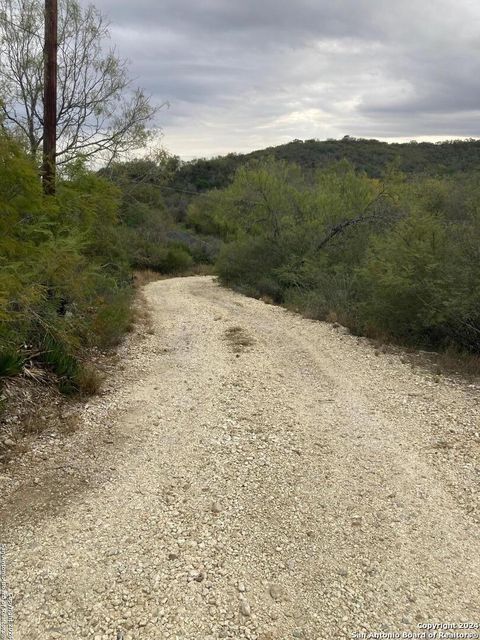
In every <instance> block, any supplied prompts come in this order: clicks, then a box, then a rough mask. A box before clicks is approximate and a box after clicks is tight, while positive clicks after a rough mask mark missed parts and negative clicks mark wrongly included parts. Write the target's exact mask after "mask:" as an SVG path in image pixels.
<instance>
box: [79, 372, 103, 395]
mask: <svg viewBox="0 0 480 640" xmlns="http://www.w3.org/2000/svg"><path fill="white" fill-rule="evenodd" d="M102 382H103V376H102V375H101V374H100V373H99V371H97V370H96V369H93V368H92V367H90V366H84V367H82V369H81V371H80V373H79V374H78V376H77V379H76V383H77V385H78V390H79V392H80V393H81V394H83V395H86V396H93V395H95V394H96V393H98V392H99V390H100V387H101V386H102Z"/></svg>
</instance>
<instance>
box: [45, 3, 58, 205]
mask: <svg viewBox="0 0 480 640" xmlns="http://www.w3.org/2000/svg"><path fill="white" fill-rule="evenodd" d="M57 21H58V10H57V0H45V49H44V87H43V172H42V173H43V191H44V193H45V194H46V195H53V194H54V193H55V174H56V171H55V168H56V167H55V160H56V155H57V46H58V45H57Z"/></svg>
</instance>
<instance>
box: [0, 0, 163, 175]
mask: <svg viewBox="0 0 480 640" xmlns="http://www.w3.org/2000/svg"><path fill="white" fill-rule="evenodd" d="M43 20H44V8H43V1H42V0H0V108H1V111H2V112H3V118H2V120H1V126H2V127H3V128H4V129H6V130H10V132H13V133H15V134H16V135H17V136H18V137H20V138H21V139H23V140H24V141H25V143H26V144H27V146H28V149H29V151H30V154H31V156H32V157H33V158H35V159H38V158H37V156H38V154H39V150H40V147H41V145H42V141H43V99H42V96H43V82H44V80H43V65H44V58H43ZM108 38H109V29H108V23H107V22H106V20H105V17H104V16H103V15H102V14H101V13H100V12H99V11H98V10H97V9H95V7H93V6H89V7H87V8H85V9H84V8H82V7H81V6H80V4H79V2H78V0H60V2H59V20H58V100H57V119H58V128H57V139H58V140H57V155H56V159H57V163H58V164H60V165H61V164H65V163H67V162H69V161H70V160H71V159H72V158H74V157H77V156H79V155H81V156H83V157H84V158H86V159H91V158H92V157H93V156H95V157H99V156H100V158H101V160H102V161H103V162H107V163H109V162H111V160H112V159H114V158H116V157H118V156H119V155H122V154H124V153H126V152H128V151H130V150H133V149H138V148H140V147H143V146H144V145H145V143H146V141H147V139H148V137H149V136H150V135H151V133H152V129H151V128H150V125H151V123H152V121H153V118H154V116H155V114H156V112H157V111H158V108H156V107H152V106H151V105H150V102H149V98H148V97H147V96H146V95H145V93H144V92H143V91H142V90H141V89H138V88H137V89H135V88H133V87H132V84H131V81H130V79H129V78H128V68H127V62H126V61H125V60H122V59H120V58H119V57H118V56H117V54H116V51H115V49H114V48H110V49H108V50H107V47H106V41H108Z"/></svg>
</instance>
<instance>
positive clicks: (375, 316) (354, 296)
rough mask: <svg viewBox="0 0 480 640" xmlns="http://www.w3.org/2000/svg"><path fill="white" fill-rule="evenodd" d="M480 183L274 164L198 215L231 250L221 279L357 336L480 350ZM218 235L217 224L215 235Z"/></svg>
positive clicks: (216, 197)
mask: <svg viewBox="0 0 480 640" xmlns="http://www.w3.org/2000/svg"><path fill="white" fill-rule="evenodd" d="M478 185H479V181H478V176H477V175H475V174H472V175H467V174H465V175H464V176H462V177H461V178H460V177H459V178H457V179H456V180H453V179H451V178H429V177H418V178H416V179H415V180H411V181H409V182H407V181H405V180H404V179H403V177H402V175H401V174H399V173H398V172H396V171H395V170H392V171H389V172H388V175H387V177H386V178H385V179H384V181H383V182H380V181H378V180H376V179H372V178H369V177H367V176H366V175H365V174H363V173H359V172H358V171H355V170H354V168H353V167H352V166H351V165H350V164H349V163H347V162H345V161H342V162H340V163H337V164H334V165H331V166H330V167H328V168H327V169H323V170H321V171H317V172H315V173H313V174H310V175H309V176H305V175H303V174H302V172H301V171H300V169H299V168H298V167H295V166H293V165H288V164H287V163H285V162H283V161H280V162H278V161H274V160H272V159H267V160H266V161H265V162H264V163H258V162H255V163H252V164H250V165H249V166H246V167H240V168H239V169H238V171H237V173H236V176H235V179H234V180H233V182H232V184H231V185H230V186H229V187H227V188H226V189H224V190H223V191H221V192H220V191H215V192H213V193H212V194H211V195H206V196H202V201H203V202H202V204H201V205H200V206H199V205H198V204H196V205H192V206H191V215H192V218H193V219H194V220H195V224H196V225H197V226H199V227H200V228H210V229H214V228H216V229H217V230H219V232H220V233H221V234H222V235H223V237H224V238H225V239H226V240H227V243H226V245H225V246H224V248H223V250H222V251H221V253H220V256H219V259H218V261H217V270H218V273H219V275H220V278H221V280H222V281H223V282H224V283H225V284H227V285H229V286H233V287H235V288H237V289H239V290H241V291H243V292H245V293H247V294H249V295H254V296H262V295H264V296H268V297H270V298H272V299H273V300H275V301H277V302H283V303H285V304H287V305H288V306H290V307H292V308H295V309H298V310H300V311H303V312H304V313H306V314H307V315H309V316H311V317H316V318H327V317H328V318H331V317H335V318H337V319H339V320H341V321H342V322H343V323H344V324H346V325H348V326H350V327H351V328H352V329H353V330H355V331H356V332H364V333H367V334H370V335H373V334H382V335H390V336H392V337H395V338H397V339H400V340H402V341H404V342H408V343H411V344H422V345H428V346H429V347H434V348H437V347H441V348H447V347H449V346H452V347H456V348H457V349H458V348H459V349H464V350H469V351H471V352H477V353H478V352H480V260H479V257H480V254H479V251H480V250H479V247H480V188H479V186H478ZM205 225H206V226H205Z"/></svg>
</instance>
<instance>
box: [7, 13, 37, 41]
mask: <svg viewBox="0 0 480 640" xmlns="http://www.w3.org/2000/svg"><path fill="white" fill-rule="evenodd" d="M0 20H1V21H2V22H4V23H5V24H8V25H9V26H10V27H14V28H15V29H20V30H21V31H25V33H28V34H30V35H31V36H36V37H40V34H39V33H38V32H35V31H31V30H30V29H27V28H26V27H23V26H22V25H21V24H17V23H15V22H12V21H11V20H9V19H8V18H6V17H5V16H4V15H1V14H0Z"/></svg>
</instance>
